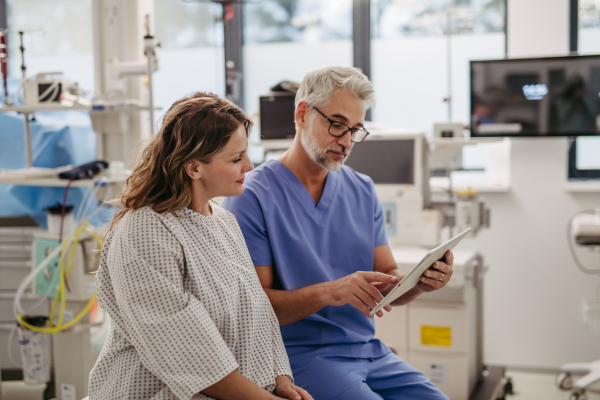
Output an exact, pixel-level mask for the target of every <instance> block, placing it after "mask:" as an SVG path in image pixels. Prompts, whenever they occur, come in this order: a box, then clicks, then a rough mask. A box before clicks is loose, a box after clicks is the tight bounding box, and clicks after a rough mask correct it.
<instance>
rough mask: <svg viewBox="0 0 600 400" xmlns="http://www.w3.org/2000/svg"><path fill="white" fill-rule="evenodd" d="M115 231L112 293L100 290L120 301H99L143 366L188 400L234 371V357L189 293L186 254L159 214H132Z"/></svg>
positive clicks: (110, 260) (111, 250)
mask: <svg viewBox="0 0 600 400" xmlns="http://www.w3.org/2000/svg"><path fill="white" fill-rule="evenodd" d="M125 219H128V221H125ZM123 222H127V223H126V224H124V225H125V227H127V229H123V227H122V226H120V225H122V223H123ZM115 229H116V230H117V232H116V233H115V235H114V236H113V237H112V240H111V242H110V244H109V248H108V249H107V251H108V253H107V268H108V272H109V274H110V277H111V282H112V292H111V291H103V290H102V288H101V287H99V288H98V289H99V293H100V292H106V293H110V294H109V296H110V295H112V293H114V297H113V298H99V300H101V301H102V303H104V304H109V305H110V306H109V310H108V311H109V315H110V314H111V311H113V312H112V314H113V315H111V318H115V319H117V321H116V322H118V323H119V326H120V328H121V329H123V330H124V332H123V333H124V334H125V335H126V337H127V338H128V339H129V341H130V342H131V343H132V344H133V346H134V347H135V349H136V351H137V353H138V355H139V357H140V360H141V362H142V364H143V365H144V367H146V368H147V369H148V370H149V371H150V372H152V373H153V374H154V375H155V376H156V377H157V378H158V379H160V380H161V381H162V382H164V383H165V384H166V385H167V387H168V388H169V389H170V390H171V391H172V392H173V393H174V394H175V396H176V397H177V398H180V399H189V398H191V397H192V396H193V395H194V394H196V393H198V392H201V391H202V390H204V389H205V388H207V387H209V386H211V385H213V384H214V383H216V382H218V381H219V380H221V379H223V378H224V377H225V376H226V375H228V374H229V373H231V372H232V371H234V370H235V369H236V368H237V367H238V364H237V362H236V360H235V357H234V356H233V354H232V352H231V351H230V349H229V347H228V346H227V344H226V343H225V341H224V339H223V337H222V336H221V334H220V333H219V331H218V329H217V327H216V325H215V324H214V322H213V320H212V319H211V317H210V315H209V313H208V311H207V310H206V308H205V307H204V305H203V304H202V303H201V302H200V300H198V299H197V298H196V297H194V296H193V295H191V294H190V293H188V292H185V291H184V287H183V275H184V273H185V259H184V256H183V251H182V249H181V246H180V244H179V243H178V242H177V240H176V239H175V237H174V236H173V235H172V234H171V233H170V232H169V231H168V230H167V229H166V228H165V226H164V225H163V224H162V223H161V221H160V220H159V219H158V218H157V217H156V215H153V214H152V213H149V212H146V213H144V212H143V210H141V211H138V212H134V215H126V216H125V217H124V219H123V220H122V221H121V223H120V224H119V225H118V226H117V227H116V228H115ZM101 305H102V304H101Z"/></svg>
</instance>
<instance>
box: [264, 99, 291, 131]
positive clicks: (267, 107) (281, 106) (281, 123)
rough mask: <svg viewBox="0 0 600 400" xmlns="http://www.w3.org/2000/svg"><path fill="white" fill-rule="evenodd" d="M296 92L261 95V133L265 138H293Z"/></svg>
mask: <svg viewBox="0 0 600 400" xmlns="http://www.w3.org/2000/svg"><path fill="white" fill-rule="evenodd" d="M295 101H296V94H295V93H290V92H271V93H270V94H268V95H266V96H260V135H261V139H263V140H270V139H293V138H294V135H295V134H296V126H295V125H294V113H295V111H296V108H295V106H294V102H295Z"/></svg>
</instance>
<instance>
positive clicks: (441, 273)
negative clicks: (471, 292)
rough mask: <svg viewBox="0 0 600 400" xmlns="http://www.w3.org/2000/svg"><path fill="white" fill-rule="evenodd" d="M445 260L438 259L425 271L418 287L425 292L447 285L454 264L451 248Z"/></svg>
mask: <svg viewBox="0 0 600 400" xmlns="http://www.w3.org/2000/svg"><path fill="white" fill-rule="evenodd" d="M444 257H445V261H446V262H443V261H436V262H434V263H433V265H432V266H431V267H430V268H429V269H428V270H427V271H425V273H423V275H422V276H421V278H420V280H421V282H419V284H418V285H417V287H418V288H419V289H420V290H421V291H423V292H433V291H434V290H439V289H441V288H443V287H444V286H446V284H447V283H448V281H450V277H452V265H453V264H454V254H452V252H451V251H450V250H448V251H447V252H446V254H445V255H444Z"/></svg>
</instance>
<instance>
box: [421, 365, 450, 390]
mask: <svg viewBox="0 0 600 400" xmlns="http://www.w3.org/2000/svg"><path fill="white" fill-rule="evenodd" d="M449 370H450V369H449V368H448V365H446V364H429V367H428V368H427V372H428V374H427V377H428V378H429V379H430V380H431V382H433V384H434V385H436V386H444V385H447V384H448V382H449V380H448V373H449Z"/></svg>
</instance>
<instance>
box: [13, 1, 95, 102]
mask: <svg viewBox="0 0 600 400" xmlns="http://www.w3.org/2000/svg"><path fill="white" fill-rule="evenodd" d="M7 9H8V10H7V11H8V12H7V14H8V27H9V29H10V31H11V34H10V35H9V37H8V40H9V44H8V45H9V52H10V53H9V58H8V59H9V65H8V68H9V72H8V74H9V77H10V78H13V79H12V80H13V81H17V82H19V84H20V80H21V54H20V50H19V46H20V43H19V35H18V34H17V33H16V32H17V31H24V32H25V35H24V47H25V65H26V66H27V77H32V76H34V75H36V74H37V73H39V72H63V73H64V78H65V79H68V80H72V81H75V82H77V83H78V84H79V87H80V88H82V89H84V90H93V89H94V54H93V53H94V51H93V40H92V0H53V1H47V0H8V1H7ZM74 32H76V33H77V34H73V33H74Z"/></svg>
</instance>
